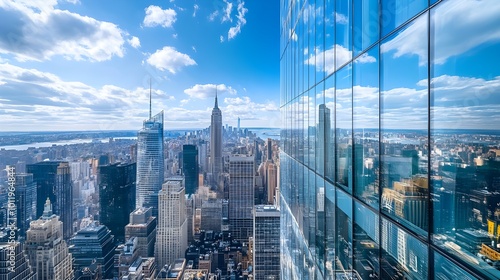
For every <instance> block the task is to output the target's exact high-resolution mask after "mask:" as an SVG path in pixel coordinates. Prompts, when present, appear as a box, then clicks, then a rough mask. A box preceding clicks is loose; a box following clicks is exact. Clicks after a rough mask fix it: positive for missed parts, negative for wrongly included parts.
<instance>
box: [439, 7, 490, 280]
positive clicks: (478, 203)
mask: <svg viewBox="0 0 500 280" xmlns="http://www.w3.org/2000/svg"><path fill="white" fill-rule="evenodd" d="M499 14H500V2H498V1H493V0H489V1H480V2H477V1H441V3H440V4H438V5H437V6H435V7H434V8H433V9H432V11H431V30H432V33H431V43H432V44H431V58H432V60H431V77H430V78H431V140H432V141H431V143H432V147H431V148H432V153H431V175H432V181H431V193H432V202H433V207H432V208H433V209H434V217H436V218H435V219H434V222H433V225H434V227H433V241H434V242H435V244H436V245H437V246H440V247H441V248H442V249H444V250H446V251H447V252H448V253H450V254H452V256H453V257H454V258H457V259H460V260H461V261H463V262H465V263H467V264H468V265H469V266H470V268H471V269H473V270H476V271H477V273H479V274H481V275H483V277H484V278H490V279H500V271H499V270H498V269H500V265H499V261H500V258H499V257H498V256H499V255H500V247H499V246H498V245H499V244H500V243H499V238H500V149H499V148H500V125H499V124H500V114H499V112H500V97H499V94H498V93H499V88H500V87H499V85H500V68H499V67H498V66H499V65H500V56H499V53H500V36H499V35H498V27H499V26H500V17H499V16H498V15H499ZM464 15H474V16H472V17H464ZM459 17H460V18H461V20H460V21H458V22H459V24H457V18H459ZM437 215H439V216H437Z"/></svg>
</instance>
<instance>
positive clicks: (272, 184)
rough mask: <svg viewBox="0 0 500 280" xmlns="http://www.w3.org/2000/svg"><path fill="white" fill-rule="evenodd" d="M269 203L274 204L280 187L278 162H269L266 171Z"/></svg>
mask: <svg viewBox="0 0 500 280" xmlns="http://www.w3.org/2000/svg"><path fill="white" fill-rule="evenodd" d="M266 181H267V182H266V186H267V204H274V200H275V199H276V197H275V196H276V188H277V187H278V170H277V168H276V164H274V163H269V164H267V172H266Z"/></svg>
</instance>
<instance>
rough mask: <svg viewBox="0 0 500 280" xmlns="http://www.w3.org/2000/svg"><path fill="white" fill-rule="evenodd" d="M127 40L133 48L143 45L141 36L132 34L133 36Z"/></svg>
mask: <svg viewBox="0 0 500 280" xmlns="http://www.w3.org/2000/svg"><path fill="white" fill-rule="evenodd" d="M127 42H128V43H129V44H130V45H131V46H132V47H133V48H136V49H137V48H139V47H140V46H141V41H139V38H137V37H135V36H132V38H130V39H128V40H127Z"/></svg>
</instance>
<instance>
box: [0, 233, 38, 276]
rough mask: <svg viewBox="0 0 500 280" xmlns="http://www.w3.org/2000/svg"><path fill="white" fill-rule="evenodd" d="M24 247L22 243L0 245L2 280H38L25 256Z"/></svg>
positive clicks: (0, 273) (0, 274) (3, 243)
mask: <svg viewBox="0 0 500 280" xmlns="http://www.w3.org/2000/svg"><path fill="white" fill-rule="evenodd" d="M23 245H24V244H23V243H20V242H14V243H8V242H2V243H0V279H2V280H37V274H36V272H35V271H34V270H33V269H32V268H31V266H30V265H29V262H28V259H27V258H26V256H25V255H24V246H23Z"/></svg>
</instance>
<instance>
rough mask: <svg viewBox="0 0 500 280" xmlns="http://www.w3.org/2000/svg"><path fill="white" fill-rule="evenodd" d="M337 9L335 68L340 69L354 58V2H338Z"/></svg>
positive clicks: (350, 0)
mask: <svg viewBox="0 0 500 280" xmlns="http://www.w3.org/2000/svg"><path fill="white" fill-rule="evenodd" d="M335 8H336V10H335V31H336V32H335V36H336V37H335V38H336V45H335V66H336V69H339V68H340V67H342V66H343V65H344V64H346V63H347V62H348V61H349V60H351V58H352V0H342V1H337V2H336V6H335Z"/></svg>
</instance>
